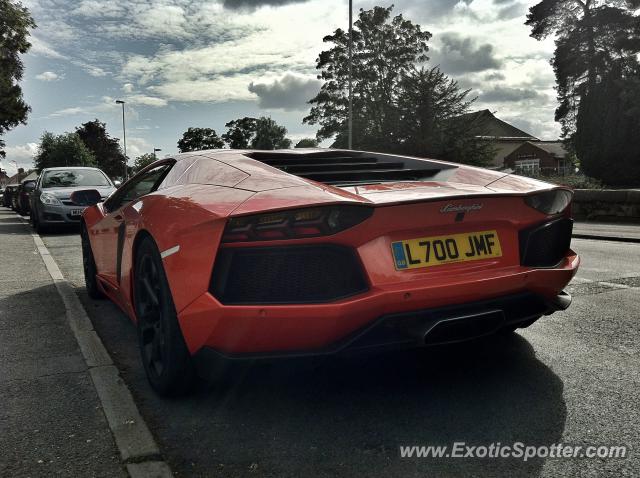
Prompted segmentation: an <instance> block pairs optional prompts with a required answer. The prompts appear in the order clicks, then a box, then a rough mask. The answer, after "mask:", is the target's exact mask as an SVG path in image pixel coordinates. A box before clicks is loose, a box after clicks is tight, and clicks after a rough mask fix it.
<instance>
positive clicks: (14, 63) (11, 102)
mask: <svg viewBox="0 0 640 478" xmlns="http://www.w3.org/2000/svg"><path fill="white" fill-rule="evenodd" d="M35 26H36V24H35V22H34V21H33V18H31V14H30V13H29V10H27V9H26V8H25V7H23V6H22V5H21V4H20V3H19V2H14V1H11V0H0V137H2V136H3V135H4V134H5V133H6V132H7V131H9V130H10V129H13V128H15V127H16V126H18V125H19V124H25V123H26V121H27V115H28V114H29V111H30V110H31V109H30V108H29V106H28V105H27V104H26V103H25V101H24V99H23V97H22V89H21V88H20V86H19V85H18V83H19V82H20V80H21V79H22V74H23V72H24V66H23V64H22V60H21V59H20V55H21V54H24V53H26V52H27V51H28V50H29V48H30V47H31V43H29V41H28V40H27V38H28V37H29V34H30V30H31V29H33V28H35ZM4 145H5V143H4V141H2V139H0V157H2V158H4V157H5V155H6V153H5V152H4Z"/></svg>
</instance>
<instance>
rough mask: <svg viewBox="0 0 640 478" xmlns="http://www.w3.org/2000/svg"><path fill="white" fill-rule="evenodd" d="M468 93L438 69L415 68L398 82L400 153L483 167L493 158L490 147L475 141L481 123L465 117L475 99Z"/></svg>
mask: <svg viewBox="0 0 640 478" xmlns="http://www.w3.org/2000/svg"><path fill="white" fill-rule="evenodd" d="M469 91H470V90H464V91H463V90H460V88H459V86H458V83H457V82H456V81H454V80H452V79H450V78H448V77H447V76H446V75H445V74H444V73H442V72H441V71H440V69H439V68H437V67H436V68H431V69H425V68H414V69H412V70H410V71H409V72H408V73H406V74H404V75H403V76H402V78H401V80H400V82H399V94H398V112H399V120H398V126H399V127H398V133H397V138H396V140H397V142H398V143H399V146H398V148H399V151H401V152H403V153H405V154H411V155H415V156H422V157H431V158H438V159H444V160H447V161H453V162H457V163H468V164H474V165H477V166H485V165H487V164H488V163H489V162H490V160H491V159H492V158H493V156H494V153H495V151H494V148H493V144H492V143H491V142H489V141H478V140H477V137H478V136H481V135H482V131H483V129H482V128H483V126H484V122H482V121H480V120H478V119H477V118H476V117H475V116H474V115H467V114H466V113H467V112H468V111H469V107H470V106H471V104H472V103H473V101H474V99H468V95H469Z"/></svg>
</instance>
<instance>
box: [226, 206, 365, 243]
mask: <svg viewBox="0 0 640 478" xmlns="http://www.w3.org/2000/svg"><path fill="white" fill-rule="evenodd" d="M372 214H373V208H370V207H366V206H327V207H316V208H307V209H295V210H291V211H280V212H275V213H268V214H257V215H254V216H240V217H232V218H231V219H229V222H228V223H227V227H226V228H225V230H224V234H223V235H222V242H248V241H277V240H282V239H301V238H305V237H317V236H329V235H332V234H336V233H338V232H341V231H344V230H345V229H349V228H350V227H353V226H355V225H357V224H360V223H361V222H362V221H364V220H366V219H368V218H369V217H371V215H372Z"/></svg>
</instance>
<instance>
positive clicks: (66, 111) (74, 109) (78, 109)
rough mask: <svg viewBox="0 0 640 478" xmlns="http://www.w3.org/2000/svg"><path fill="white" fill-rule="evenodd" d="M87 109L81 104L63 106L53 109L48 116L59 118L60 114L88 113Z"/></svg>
mask: <svg viewBox="0 0 640 478" xmlns="http://www.w3.org/2000/svg"><path fill="white" fill-rule="evenodd" d="M88 113H89V110H88V109H86V108H83V107H81V106H72V107H69V108H63V109H61V110H57V111H54V112H53V113H51V114H49V116H48V118H60V117H62V116H75V115H80V114H88Z"/></svg>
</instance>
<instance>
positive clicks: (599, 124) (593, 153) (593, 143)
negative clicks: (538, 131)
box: [572, 67, 640, 187]
mask: <svg viewBox="0 0 640 478" xmlns="http://www.w3.org/2000/svg"><path fill="white" fill-rule="evenodd" d="M639 78H640V67H638V68H637V70H636V73H635V75H633V77H631V78H626V77H623V76H622V75H621V74H620V72H619V71H615V70H614V71H612V72H611V73H610V74H608V75H607V76H605V77H604V78H603V79H602V81H599V82H597V83H596V84H595V85H594V86H593V87H592V89H591V92H590V93H589V95H587V96H585V97H584V98H583V99H582V101H581V104H580V109H579V111H578V115H577V118H576V132H575V134H574V135H573V138H572V142H573V144H574V145H575V149H576V151H577V153H578V155H579V156H578V157H579V159H580V167H581V169H582V171H583V172H584V173H585V174H586V175H587V176H590V177H593V178H597V179H599V180H601V181H603V182H604V183H606V184H609V185H612V186H619V187H625V186H627V187H637V186H638V185H640V108H639V106H640V100H639V98H640V81H639V80H638V79H639ZM605 125H606V126H605ZM612 166H613V167H612Z"/></svg>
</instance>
